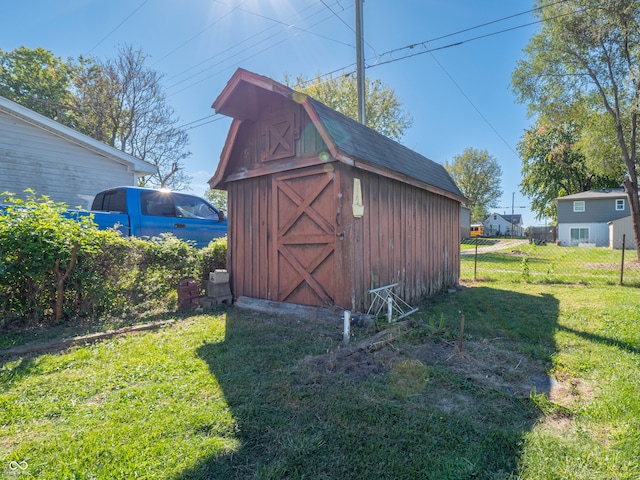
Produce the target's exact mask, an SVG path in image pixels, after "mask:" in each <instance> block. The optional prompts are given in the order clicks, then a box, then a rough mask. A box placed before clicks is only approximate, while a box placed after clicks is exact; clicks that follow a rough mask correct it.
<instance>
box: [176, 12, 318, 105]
mask: <svg viewBox="0 0 640 480" xmlns="http://www.w3.org/2000/svg"><path fill="white" fill-rule="evenodd" d="M318 13H319V12H315V13H313V14H312V15H309V16H308V17H307V19H308V18H311V17H313V16H315V15H317V14H318ZM328 18H330V17H324V18H321V19H320V20H318V21H317V22H316V23H314V24H312V25H311V27H315V26H316V25H319V24H320V23H323V22H325V21H326V20H328ZM281 33H283V32H278V33H277V34H274V35H272V36H271V37H269V38H267V39H266V40H269V39H273V38H275V37H276V36H277V35H279V34H281ZM298 34H299V32H297V33H296V34H295V35H294V36H297V35H298ZM288 40H290V38H284V39H283V40H280V41H278V42H276V43H274V44H271V45H269V46H266V47H265V48H263V49H262V50H259V51H258V52H256V53H253V54H251V55H249V56H246V57H244V58H243V59H241V60H236V61H235V62H234V63H233V64H232V65H230V66H227V67H224V68H222V69H221V70H219V71H217V72H215V73H213V74H211V75H209V76H207V77H204V78H202V79H200V80H198V81H196V82H194V83H192V84H190V85H187V86H186V87H184V88H182V89H180V90H178V91H176V92H173V93H171V94H170V96H171V95H175V94H177V93H180V92H182V91H184V90H186V89H188V88H191V87H193V86H195V85H198V84H200V83H202V82H204V81H206V80H208V79H210V78H212V77H214V76H216V75H218V74H220V73H222V72H224V71H226V70H228V69H229V68H233V67H234V66H237V65H240V64H242V63H243V62H244V61H246V60H248V59H250V58H253V57H255V56H257V55H259V54H261V53H264V52H266V51H267V50H270V49H271V48H274V47H276V46H277V45H280V44H281V43H284V42H286V41H288ZM264 42H265V41H262V42H261V43H264ZM257 45H259V44H254V45H251V46H250V47H248V48H247V49H245V51H248V50H249V49H250V48H253V47H254V46H257ZM229 50H231V49H228V50H227V51H229ZM216 56H219V55H216ZM236 58H237V54H230V55H229V56H227V57H226V58H224V59H222V60H220V61H219V62H217V63H215V64H214V65H211V66H209V67H207V68H204V69H203V70H200V71H199V72H197V73H195V74H193V75H191V76H189V77H187V78H185V79H183V80H180V81H179V82H176V83H174V84H173V85H170V86H169V87H167V88H174V87H176V86H178V85H180V84H182V83H184V82H186V81H188V80H190V79H192V78H194V77H196V76H198V75H200V74H202V73H204V72H206V71H208V70H211V69H213V68H214V67H216V66H218V65H221V64H222V63H224V62H225V61H227V60H230V59H234V60H235V59H236Z"/></svg>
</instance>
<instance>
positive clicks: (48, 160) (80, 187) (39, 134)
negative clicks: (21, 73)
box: [0, 112, 136, 208]
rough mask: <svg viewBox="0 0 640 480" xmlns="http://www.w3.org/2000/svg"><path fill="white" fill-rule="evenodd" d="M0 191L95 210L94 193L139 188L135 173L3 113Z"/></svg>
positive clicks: (0, 115) (0, 146)
mask: <svg viewBox="0 0 640 480" xmlns="http://www.w3.org/2000/svg"><path fill="white" fill-rule="evenodd" d="M0 170H1V171H2V174H1V175H0V192H3V191H9V192H12V193H15V194H16V195H19V196H21V197H24V190H25V189H27V188H30V189H33V190H35V192H36V194H37V195H47V196H48V197H49V198H51V199H52V200H53V201H56V202H65V203H67V204H68V205H69V206H70V207H76V206H82V207H84V208H88V207H90V203H91V201H92V199H93V197H94V195H95V194H96V193H97V192H99V191H101V190H104V189H106V188H109V187H113V186H117V185H134V184H135V181H136V175H135V174H134V173H133V172H132V171H129V169H128V167H127V166H126V165H123V164H118V163H116V162H114V161H113V160H111V159H108V158H106V157H104V156H102V155H100V154H98V153H96V152H93V151H91V150H88V149H87V148H84V147H82V146H80V145H77V144H75V143H73V142H71V141H69V140H66V139H64V138H61V137H58V136H56V135H54V134H53V133H51V132H48V131H46V130H43V129H41V128H38V127H35V126H33V125H31V124H29V123H27V122H24V121H22V120H18V119H16V118H15V117H11V116H9V115H7V114H5V113H3V112H0Z"/></svg>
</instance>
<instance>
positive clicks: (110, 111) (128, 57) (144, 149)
mask: <svg viewBox="0 0 640 480" xmlns="http://www.w3.org/2000/svg"><path fill="white" fill-rule="evenodd" d="M146 58H147V57H146V55H145V54H144V53H142V52H141V51H136V50H134V49H133V48H132V47H130V46H125V47H122V48H121V49H120V50H119V52H118V56H117V57H116V58H115V59H110V60H106V61H96V60H94V59H91V58H80V60H79V66H78V74H77V76H76V77H75V81H74V88H75V99H74V103H75V107H76V110H77V111H79V112H81V113H78V114H77V115H76V116H77V125H78V129H79V130H81V131H83V132H84V133H86V134H88V135H91V136H93V137H94V138H96V139H98V140H100V141H102V142H105V143H107V144H108V145H111V146H112V147H115V148H117V149H119V150H121V151H123V152H125V153H128V154H130V155H133V156H135V157H137V158H140V159H142V160H146V161H147V162H149V163H151V164H154V165H156V166H157V167H158V173H156V174H153V175H151V176H149V177H146V178H144V179H142V184H145V185H151V186H155V187H160V188H164V187H166V188H172V189H176V190H180V189H183V188H186V187H188V185H189V183H190V181H191V178H190V177H189V176H188V175H187V174H186V173H185V169H184V164H183V161H184V160H185V159H186V158H188V157H189V156H190V155H191V153H190V152H189V151H188V150H187V148H188V145H189V137H188V135H187V133H186V131H185V130H183V129H181V128H180V127H177V126H176V123H177V122H178V119H177V117H176V116H175V112H174V110H173V109H172V108H171V107H170V106H169V105H168V103H167V101H166V97H165V95H164V92H163V89H162V87H161V84H160V81H161V79H162V77H161V75H160V74H159V73H158V72H156V71H154V70H150V69H149V68H148V67H147V66H146V65H145V62H146Z"/></svg>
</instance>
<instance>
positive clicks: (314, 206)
mask: <svg viewBox="0 0 640 480" xmlns="http://www.w3.org/2000/svg"><path fill="white" fill-rule="evenodd" d="M337 188H338V187H337V182H336V181H335V173H334V172H333V169H332V168H331V165H330V164H327V165H325V166H323V167H312V168H307V169H302V170H296V171H293V172H286V173H283V174H278V175H275V176H274V179H273V190H272V194H273V196H274V197H273V205H274V207H275V208H274V209H273V211H272V212H271V214H272V217H271V218H272V222H273V223H272V225H273V227H274V228H273V229H272V231H273V232H275V239H274V241H273V242H272V253H271V265H270V269H269V270H270V272H271V279H272V281H271V296H272V299H274V300H277V301H281V302H290V303H297V304H301V305H316V306H322V305H333V303H334V298H335V291H334V288H335V278H334V274H335V265H334V263H335V248H336V199H337V194H338V192H337ZM274 297H275V298H274Z"/></svg>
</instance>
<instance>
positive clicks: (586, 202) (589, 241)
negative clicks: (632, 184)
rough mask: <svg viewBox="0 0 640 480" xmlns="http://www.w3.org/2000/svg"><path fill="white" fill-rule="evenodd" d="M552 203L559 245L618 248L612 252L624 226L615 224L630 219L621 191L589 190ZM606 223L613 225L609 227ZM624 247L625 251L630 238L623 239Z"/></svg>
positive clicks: (631, 236) (620, 238)
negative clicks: (554, 208)
mask: <svg viewBox="0 0 640 480" xmlns="http://www.w3.org/2000/svg"><path fill="white" fill-rule="evenodd" d="M554 201H555V202H556V206H557V212H558V242H559V243H560V245H568V246H580V245H585V246H586V245H589V246H591V245H593V246H596V247H606V246H609V245H612V246H616V245H619V246H617V247H616V248H620V246H621V245H622V233H623V231H622V230H623V229H624V223H621V222H619V220H621V219H624V218H625V217H630V216H631V211H630V209H629V202H628V199H627V194H626V193H625V191H624V189H623V188H608V189H603V190H589V191H587V192H580V193H575V194H573V195H567V196H565V197H559V198H556V199H555V200H554ZM630 221H631V218H629V222H630ZM610 222H613V224H612V225H611V226H610V225H609V224H610ZM625 244H626V245H625V247H626V246H627V244H631V245H633V235H630V236H629V235H627V236H626V241H625ZM629 248H635V247H629Z"/></svg>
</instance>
